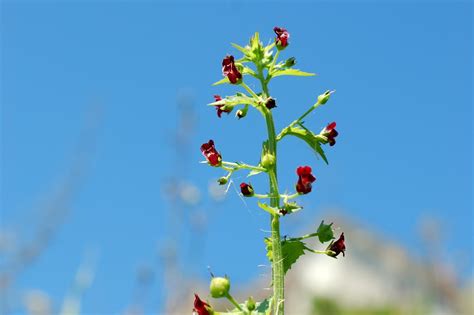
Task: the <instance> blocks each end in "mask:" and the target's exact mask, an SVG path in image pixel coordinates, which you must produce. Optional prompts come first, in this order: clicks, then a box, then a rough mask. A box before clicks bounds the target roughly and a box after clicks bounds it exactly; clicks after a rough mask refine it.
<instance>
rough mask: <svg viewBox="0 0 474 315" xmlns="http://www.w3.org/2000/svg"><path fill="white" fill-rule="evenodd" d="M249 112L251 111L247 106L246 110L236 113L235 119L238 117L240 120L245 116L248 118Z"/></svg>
mask: <svg viewBox="0 0 474 315" xmlns="http://www.w3.org/2000/svg"><path fill="white" fill-rule="evenodd" d="M248 111H249V107H248V106H245V107H244V108H242V109H239V110H238V111H237V112H236V113H235V117H237V118H238V119H240V118H244V117H245V116H247V112H248Z"/></svg>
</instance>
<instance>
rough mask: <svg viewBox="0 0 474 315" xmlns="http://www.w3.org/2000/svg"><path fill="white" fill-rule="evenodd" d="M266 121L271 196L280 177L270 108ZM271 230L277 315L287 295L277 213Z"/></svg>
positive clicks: (273, 201) (275, 201)
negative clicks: (272, 159) (272, 160)
mask: <svg viewBox="0 0 474 315" xmlns="http://www.w3.org/2000/svg"><path fill="white" fill-rule="evenodd" d="M265 121H266V123H267V131H268V150H269V153H270V154H272V155H273V156H275V164H274V166H273V167H271V168H270V169H269V170H268V177H269V181H270V196H279V192H278V179H277V167H276V165H277V162H276V161H277V158H276V157H277V154H276V153H277V150H276V149H277V148H276V145H277V144H276V135H275V125H274V123H273V116H272V113H271V111H270V110H267V111H266V112H265ZM270 205H271V206H272V207H274V208H277V209H278V208H279V207H280V198H271V199H270ZM271 230H272V235H271V239H272V251H273V263H272V280H273V298H274V304H273V306H274V308H273V310H274V311H273V313H274V314H275V315H282V314H284V307H283V300H284V297H285V291H284V290H285V278H284V277H285V274H284V270H283V255H282V249H281V236H280V217H279V216H278V215H277V214H275V215H272V216H271Z"/></svg>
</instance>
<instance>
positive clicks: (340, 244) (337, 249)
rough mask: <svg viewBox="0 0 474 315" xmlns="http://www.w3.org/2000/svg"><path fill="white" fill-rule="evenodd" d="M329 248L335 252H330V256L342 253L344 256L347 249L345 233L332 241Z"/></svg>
mask: <svg viewBox="0 0 474 315" xmlns="http://www.w3.org/2000/svg"><path fill="white" fill-rule="evenodd" d="M329 250H330V251H332V252H333V253H331V254H329V256H331V257H334V258H336V257H337V255H339V254H340V253H342V256H346V254H345V251H346V244H344V233H342V234H341V236H339V239H338V240H337V241H335V242H334V243H331V245H329Z"/></svg>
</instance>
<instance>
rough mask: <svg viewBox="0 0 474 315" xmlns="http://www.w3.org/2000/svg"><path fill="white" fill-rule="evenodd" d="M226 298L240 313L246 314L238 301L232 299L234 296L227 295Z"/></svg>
mask: <svg viewBox="0 0 474 315" xmlns="http://www.w3.org/2000/svg"><path fill="white" fill-rule="evenodd" d="M225 297H226V298H227V299H228V300H229V301H230V303H232V304H233V305H234V306H235V307H236V308H237V309H238V310H239V311H241V312H244V310H243V308H242V307H241V306H240V305H239V303H237V301H236V300H235V299H234V298H233V297H232V295H230V294H229V293H227V294H226V296H225Z"/></svg>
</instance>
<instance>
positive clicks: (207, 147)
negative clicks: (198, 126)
mask: <svg viewBox="0 0 474 315" xmlns="http://www.w3.org/2000/svg"><path fill="white" fill-rule="evenodd" d="M201 152H202V155H204V157H205V158H206V160H207V162H209V164H211V165H212V166H218V165H220V164H221V161H222V157H221V154H220V153H219V152H217V150H216V148H215V147H214V141H213V140H209V142H208V143H203V144H202V145H201Z"/></svg>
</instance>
